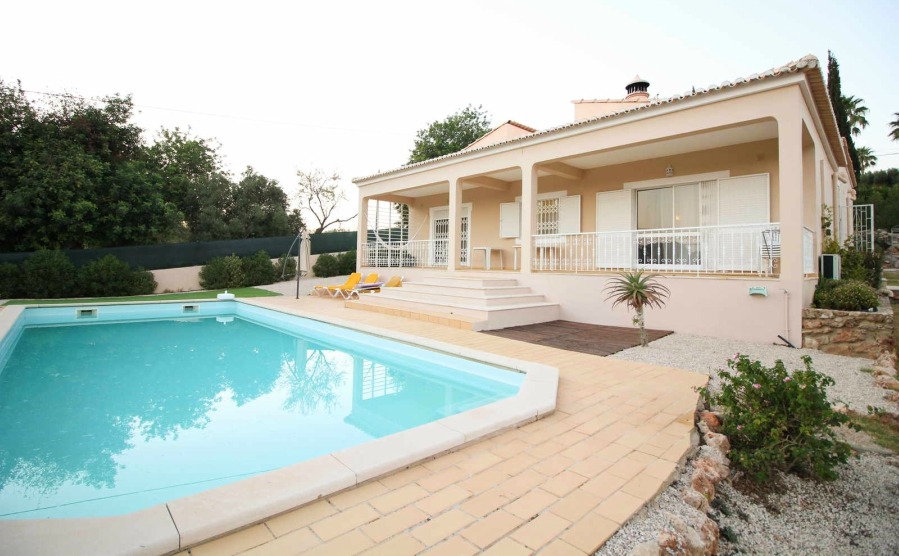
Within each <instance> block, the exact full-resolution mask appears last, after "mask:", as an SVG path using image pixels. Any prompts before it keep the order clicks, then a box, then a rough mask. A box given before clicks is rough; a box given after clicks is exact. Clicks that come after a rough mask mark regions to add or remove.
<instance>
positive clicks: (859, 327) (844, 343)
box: [802, 298, 893, 359]
mask: <svg viewBox="0 0 899 556" xmlns="http://www.w3.org/2000/svg"><path fill="white" fill-rule="evenodd" d="M802 346H803V347H807V348H811V349H819V350H821V351H823V352H825V353H833V354H835V355H850V356H852V357H866V358H868V359H877V356H878V355H880V353H881V352H882V351H890V352H892V350H893V308H892V307H891V306H890V301H889V299H885V298H881V303H880V307H878V309H877V312H876V313H862V312H858V311H834V310H831V309H813V308H806V309H803V310H802Z"/></svg>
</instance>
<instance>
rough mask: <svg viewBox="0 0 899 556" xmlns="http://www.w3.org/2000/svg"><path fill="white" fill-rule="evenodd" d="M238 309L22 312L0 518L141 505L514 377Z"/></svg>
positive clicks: (472, 396) (352, 438) (437, 410)
mask: <svg viewBox="0 0 899 556" xmlns="http://www.w3.org/2000/svg"><path fill="white" fill-rule="evenodd" d="M236 311H237V304H236V303H234V302H208V303H194V304H167V305H164V304H156V305H145V306H136V305H132V306H126V307H121V306H120V307H100V308H74V309H73V308H71V307H69V308H65V309H60V308H39V309H28V310H26V311H25V313H24V315H23V316H22V318H21V319H20V320H21V321H22V324H21V326H19V327H18V330H17V331H16V332H15V334H16V337H13V338H12V339H11V340H12V341H11V342H10V345H8V346H7V348H6V351H7V352H8V353H7V354H4V356H3V357H2V358H0V360H3V359H5V365H4V366H3V367H2V368H0V518H4V519H11V518H13V519H15V518H47V517H52V518H58V517H91V516H102V515H115V514H121V513H126V512H131V511H135V510H139V509H141V508H145V507H148V506H151V505H153V504H156V503H160V502H164V501H166V500H169V499H173V498H179V497H182V496H187V495H189V494H193V493H196V492H199V491H202V490H207V489H209V488H213V487H216V486H219V485H222V484H227V483H230V482H234V481H236V480H239V479H242V478H246V477H250V476H253V475H257V474H259V473H263V472H266V471H271V470H273V469H277V468H280V467H283V466H285V465H289V464H291V463H295V462H298V461H304V460H308V459H312V458H314V457H317V456H321V455H324V454H328V453H331V452H334V451H337V450H341V449H344V448H347V447H350V446H355V445H357V444H361V443H364V442H368V441H370V440H372V439H375V438H381V437H384V436H387V435H389V434H393V433H396V432H399V431H402V430H406V429H409V428H412V427H415V426H419V425H422V424H425V423H429V422H432V421H435V420H437V419H440V418H443V417H447V416H450V415H455V414H457V413H461V412H463V411H467V410H469V409H472V408H475V407H479V406H482V405H485V404H488V403H491V402H494V401H497V400H500V399H503V398H507V397H510V396H512V395H514V394H516V393H517V391H518V387H519V386H520V385H521V383H522V381H523V375H522V374H520V373H516V372H512V371H508V370H502V369H499V368H496V367H492V366H488V365H485V364H483V363H478V362H475V361H470V360H466V359H460V358H455V357H450V356H447V355H445V354H441V353H436V352H432V351H427V350H423V349H421V348H418V347H414V346H409V345H405V344H402V343H398V342H393V341H389V340H385V339H383V338H374V337H371V336H368V335H365V334H361V333H358V332H355V331H352V330H347V329H342V328H338V327H335V326H332V325H328V324H324V323H319V322H313V321H308V320H302V319H299V318H298V317H289V316H287V315H283V314H280V313H275V312H272V311H267V310H265V309H260V308H256V307H251V308H250V307H248V308H244V310H243V311H241V314H240V315H239V316H238V315H237V313H236ZM9 348H12V349H9Z"/></svg>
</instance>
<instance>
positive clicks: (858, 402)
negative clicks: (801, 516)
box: [610, 334, 899, 413]
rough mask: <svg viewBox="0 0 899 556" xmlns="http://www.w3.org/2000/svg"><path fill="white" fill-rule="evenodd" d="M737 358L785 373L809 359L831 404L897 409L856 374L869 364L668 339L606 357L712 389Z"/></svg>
mask: <svg viewBox="0 0 899 556" xmlns="http://www.w3.org/2000/svg"><path fill="white" fill-rule="evenodd" d="M736 353H742V354H744V355H747V356H749V357H750V358H751V359H753V360H755V359H758V360H759V361H761V362H762V363H764V364H766V365H773V364H774V361H775V360H777V359H780V360H782V361H783V362H784V364H785V365H786V366H787V369H789V370H793V369H801V368H803V364H802V356H803V355H808V356H809V357H811V358H812V366H813V367H814V368H815V370H817V371H818V372H821V373H824V374H826V375H828V376H830V377H831V378H833V379H834V381H835V382H836V384H834V385H833V386H832V387H831V388H830V389H829V390H828V392H827V394H828V398H830V400H831V401H838V402H843V403H846V404H847V405H848V406H849V407H850V409H853V410H855V411H858V412H860V413H866V412H867V407H868V406H869V405H874V406H877V407H880V408H881V409H886V410H888V411H897V410H899V406H897V404H895V403H891V402H888V401H886V400H884V399H883V394H884V391H883V390H882V389H880V388H878V387H877V386H875V385H874V379H873V378H872V376H871V375H870V374H869V373H863V372H860V371H861V369H862V368H865V367H871V366H872V365H873V364H874V362H873V361H872V360H870V359H862V358H857V357H845V356H842V355H830V354H827V353H824V352H821V351H817V350H813V349H794V348H789V347H785V346H779V345H775V344H757V343H753V342H744V341H740V340H724V339H721V338H710V337H707V336H692V335H689V334H671V335H669V336H665V337H664V338H661V339H659V340H656V341H654V342H652V343H650V344H649V345H648V346H646V347H645V348H641V347H635V348H631V349H627V350H624V351H620V352H618V353H616V354H614V355H611V356H610V357H611V358H612V359H624V360H627V361H641V362H644V363H653V364H656V365H665V366H668V367H678V368H681V369H688V370H691V371H694V372H697V373H704V374H707V375H709V376H711V377H712V378H713V387H714V385H715V384H717V375H716V371H717V370H718V369H720V368H724V367H726V366H727V359H728V358H729V357H732V356H733V355H734V354H736Z"/></svg>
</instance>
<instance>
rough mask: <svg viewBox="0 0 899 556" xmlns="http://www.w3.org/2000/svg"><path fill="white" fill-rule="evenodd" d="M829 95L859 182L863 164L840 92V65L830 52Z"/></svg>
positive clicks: (828, 68)
mask: <svg viewBox="0 0 899 556" xmlns="http://www.w3.org/2000/svg"><path fill="white" fill-rule="evenodd" d="M827 94H828V95H829V96H830V104H831V106H833V113H834V115H836V118H837V129H838V130H839V131H840V135H841V136H843V137H844V138H845V139H846V142H847V144H848V146H849V158H850V159H852V166H853V167H854V168H855V179H856V180H858V179H859V176H860V174H861V164H860V162H859V160H858V152H857V151H856V150H855V141H853V140H852V133H850V130H851V128H850V126H849V115H848V113H847V111H846V107H845V106H844V105H843V94H842V92H841V90H840V64H839V62H837V58H836V56H834V55H833V52H831V51H830V50H828V51H827Z"/></svg>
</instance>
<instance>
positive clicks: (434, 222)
mask: <svg viewBox="0 0 899 556" xmlns="http://www.w3.org/2000/svg"><path fill="white" fill-rule="evenodd" d="M470 224H471V207H470V206H463V207H462V222H461V228H460V230H459V232H460V235H461V236H462V237H461V238H460V239H461V241H460V243H461V245H460V246H459V247H460V252H459V264H460V265H462V266H469V264H470V263H469V261H470V260H471V245H470V244H469V235H470V233H471V230H470V228H471V225H470ZM429 259H430V266H443V265H445V264H447V262H448V260H449V209H446V208H438V209H431V250H430V257H429Z"/></svg>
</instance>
